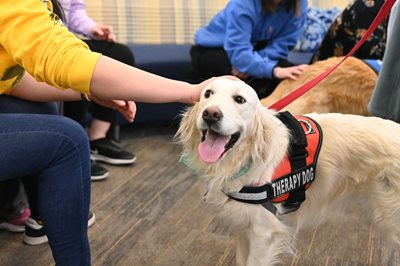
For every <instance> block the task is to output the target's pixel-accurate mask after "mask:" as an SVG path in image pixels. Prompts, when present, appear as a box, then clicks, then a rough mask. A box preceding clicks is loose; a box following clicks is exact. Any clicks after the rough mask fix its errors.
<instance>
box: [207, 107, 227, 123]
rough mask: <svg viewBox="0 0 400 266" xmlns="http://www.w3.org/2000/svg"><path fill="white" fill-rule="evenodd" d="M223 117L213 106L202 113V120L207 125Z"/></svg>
mask: <svg viewBox="0 0 400 266" xmlns="http://www.w3.org/2000/svg"><path fill="white" fill-rule="evenodd" d="M222 117H223V114H222V112H221V110H219V109H218V108H217V107H215V106H211V107H207V108H206V109H205V110H204V111H203V119H204V121H206V122H207V123H208V124H213V123H216V122H218V121H219V120H221V119H222Z"/></svg>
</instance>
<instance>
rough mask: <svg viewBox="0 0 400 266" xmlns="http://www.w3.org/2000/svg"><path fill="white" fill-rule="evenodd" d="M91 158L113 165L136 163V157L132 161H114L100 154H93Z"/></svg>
mask: <svg viewBox="0 0 400 266" xmlns="http://www.w3.org/2000/svg"><path fill="white" fill-rule="evenodd" d="M90 157H91V159H92V160H94V161H99V162H104V163H108V164H113V165H124V164H132V163H134V162H135V161H136V157H133V158H132V159H113V158H110V157H106V156H103V155H100V154H91V155H90Z"/></svg>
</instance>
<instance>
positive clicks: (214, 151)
mask: <svg viewBox="0 0 400 266" xmlns="http://www.w3.org/2000/svg"><path fill="white" fill-rule="evenodd" d="M202 134H203V135H202V137H201V143H200V144H199V147H198V150H199V155H200V158H201V159H202V160H203V161H204V162H205V163H215V162H216V161H218V160H219V159H220V158H221V157H222V155H224V154H225V152H227V151H228V150H229V149H231V148H232V147H233V146H234V145H235V143H236V142H237V141H238V139H239V137H240V132H236V133H235V134H233V135H230V136H224V135H221V134H219V133H217V132H215V131H212V130H211V129H205V130H203V131H202Z"/></svg>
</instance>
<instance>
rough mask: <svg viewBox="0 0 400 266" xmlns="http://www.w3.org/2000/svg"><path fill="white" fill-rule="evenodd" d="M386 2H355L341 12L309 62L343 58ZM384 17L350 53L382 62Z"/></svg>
mask: <svg viewBox="0 0 400 266" xmlns="http://www.w3.org/2000/svg"><path fill="white" fill-rule="evenodd" d="M384 2H385V0H373V1H372V0H371V1H365V0H355V1H351V3H350V4H349V5H348V6H347V7H346V8H345V9H344V10H343V12H342V13H341V14H340V15H339V16H338V17H337V18H336V19H335V21H334V22H333V24H332V25H331V27H330V28H329V30H328V32H327V34H326V36H325V38H324V40H323V41H322V43H321V45H320V47H319V48H318V50H317V51H316V52H315V53H314V55H313V57H312V59H311V63H313V62H316V61H319V60H324V59H327V58H329V57H332V56H344V55H346V54H347V53H348V52H350V50H351V49H352V48H353V47H354V46H355V45H356V43H357V42H358V41H359V40H360V39H361V38H362V36H363V35H364V33H365V32H366V31H367V30H368V28H369V26H370V25H371V23H372V21H373V20H374V19H375V17H376V15H377V14H378V12H379V10H380V9H381V7H382V5H383V3H384ZM387 21H388V20H387V18H386V19H384V20H383V22H382V23H381V24H380V25H379V26H378V28H377V29H376V30H375V31H374V32H373V33H372V34H371V36H370V37H369V38H368V40H366V41H365V43H364V44H363V45H362V46H361V47H360V48H359V49H358V50H357V51H356V52H355V53H354V54H353V56H354V57H357V58H360V59H380V60H382V58H383V54H384V52H385V47H386V37H387V36H386V30H387Z"/></svg>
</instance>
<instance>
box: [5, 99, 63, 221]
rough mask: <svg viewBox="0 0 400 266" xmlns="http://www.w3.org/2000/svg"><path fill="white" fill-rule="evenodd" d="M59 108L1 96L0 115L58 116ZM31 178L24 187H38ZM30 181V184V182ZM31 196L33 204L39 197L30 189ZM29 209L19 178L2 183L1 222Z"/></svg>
mask: <svg viewBox="0 0 400 266" xmlns="http://www.w3.org/2000/svg"><path fill="white" fill-rule="evenodd" d="M58 109H59V107H58V106H57V104H56V103H54V102H48V103H43V102H30V101H25V100H21V99H18V98H15V97H11V96H7V95H0V113H24V114H49V115H50V114H51V115H57V114H58V113H59V110H58ZM33 179H34V178H32V177H30V178H29V179H28V178H26V179H25V180H26V182H25V183H24V185H25V186H26V187H27V186H36V180H33ZM28 181H30V182H28ZM29 192H30V193H31V194H32V193H33V194H32V195H31V202H32V201H33V198H34V199H36V198H37V195H35V194H36V191H35V190H34V189H29V188H28V193H29ZM36 206H37V204H32V206H30V207H31V211H32V216H34V217H36V218H38V217H39V213H38V210H37V208H36ZM26 207H28V203H27V201H26V196H25V191H24V190H23V185H22V183H21V181H20V179H19V178H14V179H10V180H7V181H2V182H0V222H3V221H8V220H11V219H13V218H14V217H16V216H17V215H19V214H20V213H21V211H22V210H23V209H24V208H26Z"/></svg>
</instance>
